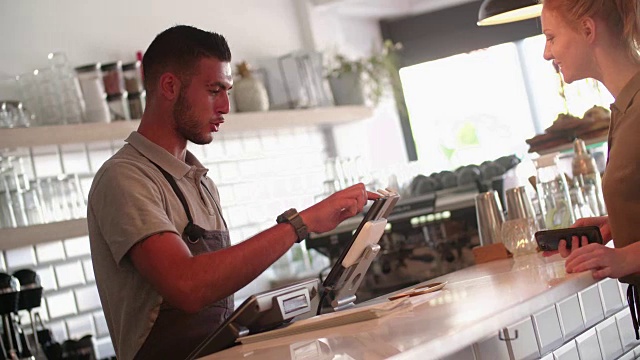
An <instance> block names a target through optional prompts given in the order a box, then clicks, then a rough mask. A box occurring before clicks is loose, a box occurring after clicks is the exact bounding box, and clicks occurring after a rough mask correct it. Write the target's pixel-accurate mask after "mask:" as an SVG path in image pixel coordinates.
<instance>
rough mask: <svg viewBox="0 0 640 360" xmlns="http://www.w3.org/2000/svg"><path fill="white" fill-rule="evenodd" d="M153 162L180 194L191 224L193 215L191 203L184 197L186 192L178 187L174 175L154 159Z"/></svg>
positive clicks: (175, 191)
mask: <svg viewBox="0 0 640 360" xmlns="http://www.w3.org/2000/svg"><path fill="white" fill-rule="evenodd" d="M152 163H153V165H155V166H156V167H157V168H158V170H160V172H161V173H162V175H163V176H164V178H165V179H167V182H169V185H171V188H172V189H173V192H174V193H176V196H178V199H179V200H180V203H181V204H182V207H183V208H184V212H185V213H187V220H189V224H193V218H192V217H191V211H189V205H188V204H187V199H186V198H185V197H184V194H183V193H182V191H181V190H180V188H179V187H178V184H177V183H176V180H175V179H174V178H173V176H171V175H170V174H169V173H168V172H166V171H165V170H164V169H163V168H161V167H160V166H158V164H156V163H154V162H153V161H152ZM187 226H188V225H187Z"/></svg>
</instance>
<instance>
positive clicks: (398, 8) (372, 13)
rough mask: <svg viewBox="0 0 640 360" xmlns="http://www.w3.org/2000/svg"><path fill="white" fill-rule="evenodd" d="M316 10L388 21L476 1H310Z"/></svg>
mask: <svg viewBox="0 0 640 360" xmlns="http://www.w3.org/2000/svg"><path fill="white" fill-rule="evenodd" d="M310 1H311V3H312V5H313V6H314V8H315V9H316V10H323V11H331V12H335V13H337V14H340V15H343V16H350V17H362V18H374V19H382V18H385V19H388V18H395V17H401V16H406V15H414V14H422V13H426V12H432V11H437V10H441V9H444V8H447V7H453V6H456V5H461V4H464V3H469V2H473V1H476V0H310Z"/></svg>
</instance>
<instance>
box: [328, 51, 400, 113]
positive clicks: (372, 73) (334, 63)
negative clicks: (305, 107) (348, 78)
mask: <svg viewBox="0 0 640 360" xmlns="http://www.w3.org/2000/svg"><path fill="white" fill-rule="evenodd" d="M401 49H402V44H401V43H395V44H394V43H393V42H392V41H391V40H385V41H384V44H383V46H382V50H381V51H380V52H379V53H376V54H373V55H371V56H368V57H365V58H360V59H349V58H347V57H346V56H345V55H342V54H336V55H335V56H333V58H332V59H331V60H330V62H329V63H328V65H327V66H326V68H327V77H337V78H339V77H341V76H343V75H345V74H352V73H356V74H358V75H359V77H360V81H361V83H362V87H363V91H364V94H365V96H366V98H367V99H369V100H370V101H371V103H372V104H373V105H377V104H378V103H379V102H380V100H381V99H382V97H383V96H384V95H385V94H386V93H387V91H388V90H390V89H395V88H396V87H397V86H399V77H398V54H397V52H398V51H400V50H401Z"/></svg>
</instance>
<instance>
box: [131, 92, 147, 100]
mask: <svg viewBox="0 0 640 360" xmlns="http://www.w3.org/2000/svg"><path fill="white" fill-rule="evenodd" d="M146 94H147V92H146V91H144V90H143V91H141V92H130V93H129V99H131V98H141V97H143V96H146Z"/></svg>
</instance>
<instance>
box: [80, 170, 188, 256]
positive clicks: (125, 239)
mask: <svg viewBox="0 0 640 360" xmlns="http://www.w3.org/2000/svg"><path fill="white" fill-rule="evenodd" d="M103 170H104V171H102V173H101V174H99V177H98V176H97V177H96V179H95V180H94V181H95V182H96V183H95V184H94V186H93V189H92V192H91V196H90V197H89V207H90V211H92V212H93V214H92V215H93V216H92V218H93V221H94V222H95V224H96V225H97V227H98V228H99V231H100V233H101V235H102V238H103V239H104V241H105V242H106V243H107V246H108V247H109V249H110V250H111V254H112V255H113V258H114V260H115V262H116V263H118V264H119V263H120V261H121V260H122V258H123V257H124V256H125V255H126V254H127V252H128V251H129V250H130V249H131V247H133V245H135V244H136V243H137V242H139V241H141V240H144V239H146V238H148V237H149V236H152V235H155V234H158V233H162V232H173V233H176V234H178V235H179V232H178V231H177V229H176V227H175V225H174V224H173V223H172V222H171V220H170V219H169V216H168V215H167V210H166V205H165V204H166V199H165V193H164V192H163V190H162V186H161V185H160V183H159V180H162V179H158V178H157V177H156V176H154V175H153V174H152V173H151V171H150V170H149V169H147V168H145V167H143V166H142V165H139V164H133V163H128V162H115V163H113V164H111V165H110V166H108V167H106V168H105V169H103Z"/></svg>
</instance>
